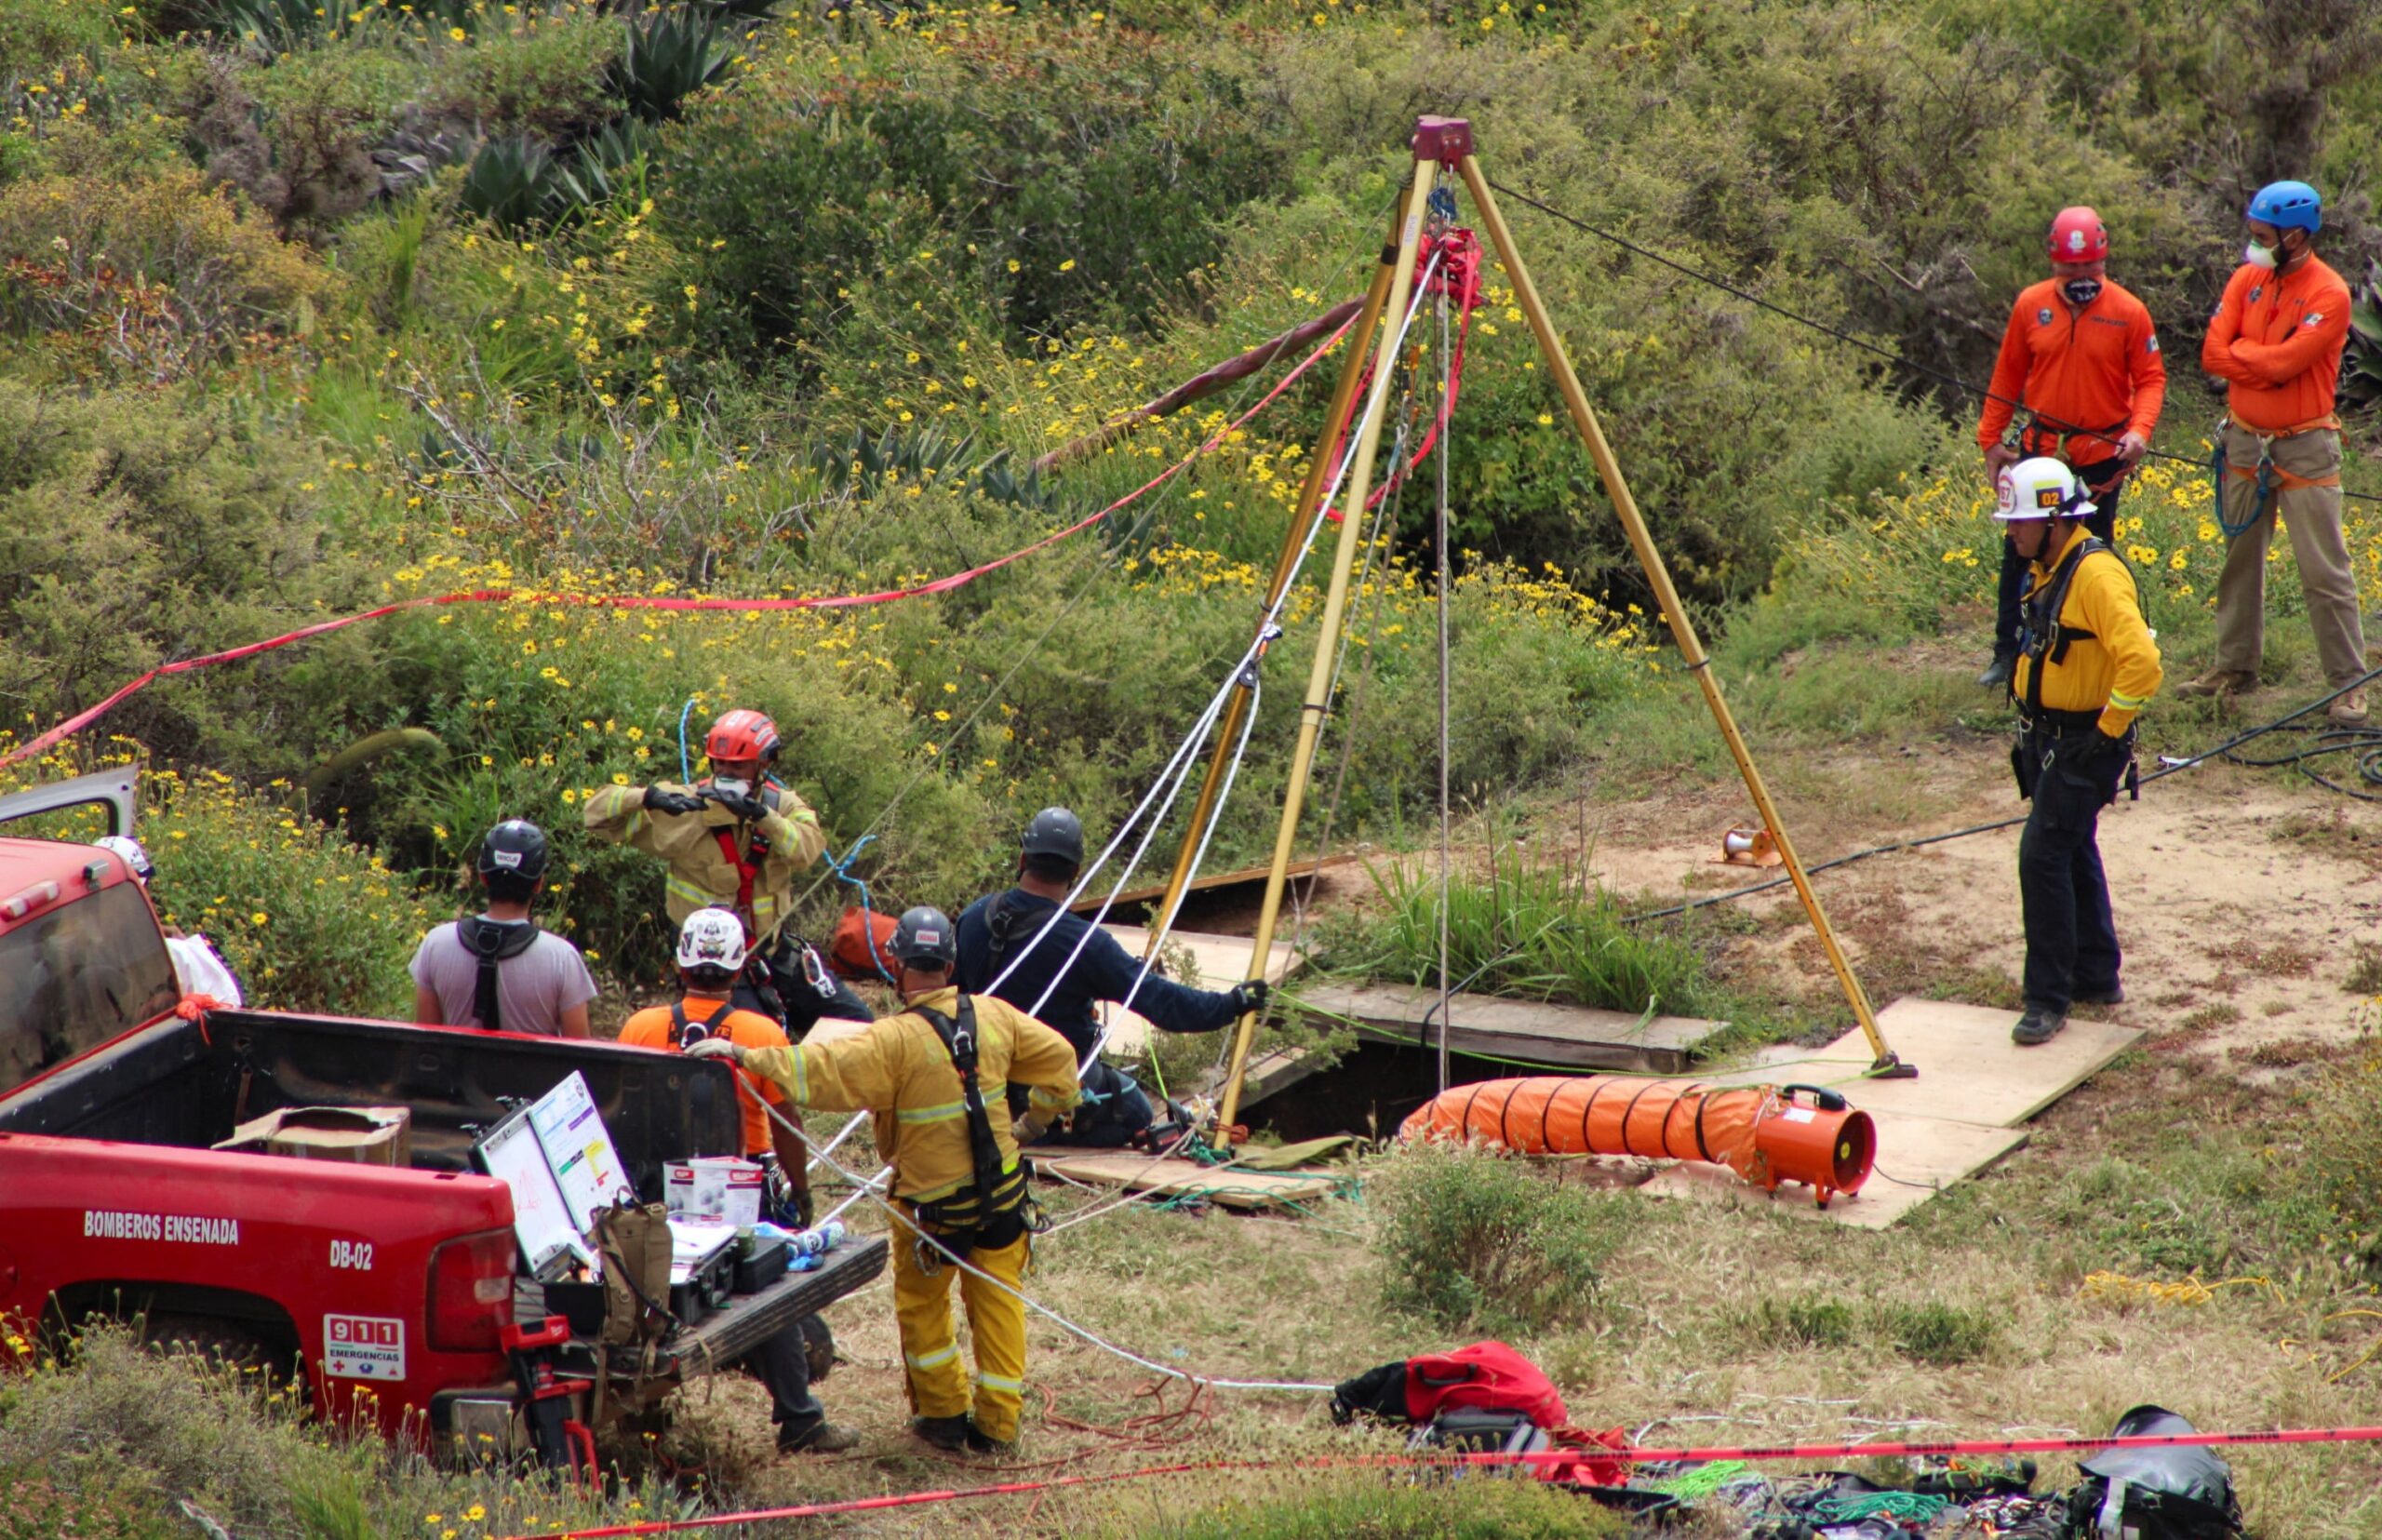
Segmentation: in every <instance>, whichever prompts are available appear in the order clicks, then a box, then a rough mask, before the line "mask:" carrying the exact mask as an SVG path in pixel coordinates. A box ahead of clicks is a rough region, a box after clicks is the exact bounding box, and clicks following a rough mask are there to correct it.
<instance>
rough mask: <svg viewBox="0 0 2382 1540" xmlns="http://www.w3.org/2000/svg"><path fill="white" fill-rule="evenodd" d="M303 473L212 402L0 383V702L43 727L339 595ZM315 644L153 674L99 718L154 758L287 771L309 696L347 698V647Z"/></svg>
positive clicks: (338, 567) (314, 702)
mask: <svg viewBox="0 0 2382 1540" xmlns="http://www.w3.org/2000/svg"><path fill="white" fill-rule="evenodd" d="M313 466H314V462H312V461H311V459H310V458H309V457H306V456H304V455H303V454H301V453H299V452H294V451H293V450H292V449H290V448H289V447H288V446H286V445H280V446H276V447H274V448H273V449H268V448H267V447H266V444H265V443H264V442H263V441H262V440H261V438H260V435H257V433H256V432H255V431H254V428H253V426H252V425H251V424H244V423H242V422H239V421H237V419H236V418H235V416H234V414H233V412H232V411H231V410H229V409H228V408H223V407H221V406H220V405H192V404H189V403H185V402H182V401H179V400H177V399H175V398H174V397H171V396H160V395H150V394H145V393H143V394H135V393H128V392H127V393H114V392H111V393H103V394H100V395H91V396H87V397H82V398H77V397H74V396H70V395H63V394H60V395H50V396H47V397H43V396H38V395H35V394H34V393H33V392H31V391H28V390H26V389H24V388H23V387H21V386H18V385H12V384H8V383H6V382H0V634H5V635H7V637H8V638H9V640H8V645H7V647H6V648H5V649H0V695H5V696H6V697H7V699H9V700H11V701H13V702H16V703H20V705H21V707H22V709H23V711H24V714H25V719H26V720H28V721H37V722H40V723H42V724H45V725H46V724H47V722H48V721H49V720H51V719H52V718H53V717H54V716H57V715H60V714H63V713H65V712H67V711H71V710H73V709H75V708H77V707H79V706H83V705H87V704H89V703H91V702H93V701H94V700H96V699H98V698H99V697H100V696H101V695H104V694H106V693H107V692H109V691H111V690H114V689H115V688H116V687H117V686H118V685H121V684H123V683H125V682H126V681H127V679H129V678H130V677H131V676H134V675H136V674H139V673H141V671H142V670H144V669H146V668H148V667H150V666H152V665H153V664H154V663H160V662H162V661H164V660H166V659H167V658H169V657H178V656H187V655H189V654H191V653H194V652H203V651H210V650H213V649H218V648H223V647H229V646H232V645H234V644H235V643H241V642H248V641H255V640H258V639H261V638H262V637H265V636H273V635H275V634H277V633H279V632H281V631H285V630H288V628H289V627H290V626H291V625H293V624H297V623H301V622H300V619H299V617H301V616H302V617H304V618H305V619H308V620H311V619H316V618H319V611H318V610H317V609H316V606H317V605H320V604H333V605H344V604H347V603H350V602H352V601H353V600H354V599H355V597H357V594H356V590H355V584H354V582H353V576H352V575H353V574H354V573H355V558H353V557H351V556H344V555H334V554H332V553H331V552H330V551H329V550H328V549H327V547H328V530H327V529H325V528H324V526H323V525H322V524H321V522H319V521H318V520H317V519H316V518H315V516H314V512H313V509H312V506H311V504H312V502H313V499H312V498H311V497H309V496H308V489H307V487H306V486H305V485H304V483H303V482H302V481H301V479H300V478H301V477H302V476H305V475H308V474H310V471H312V470H313ZM314 474H319V473H318V472H315V473H314ZM326 642H327V643H328V645H325V643H315V644H311V645H310V646H309V647H308V649H306V650H304V651H303V652H291V653H288V654H284V655H282V656H280V657H277V658H274V659H273V660H271V661H269V662H265V663H260V664H252V665H248V666H245V667H243V666H227V667H223V668H219V669H212V670H207V671H205V672H203V673H201V674H199V675H196V676H193V677H192V678H191V679H189V680H188V681H173V682H161V683H160V684H158V685H156V686H154V687H153V688H152V689H151V690H147V691H145V692H143V693H142V694H141V695H140V696H137V697H135V698H134V699H133V700H131V701H130V702H128V703H126V704H125V705H124V706H122V707H120V708H119V709H118V710H117V712H116V713H115V714H114V716H111V717H110V718H109V726H110V727H111V728H112V729H114V730H117V731H121V732H125V733H127V734H130V735H133V736H137V737H140V738H141V739H142V740H143V741H144V742H146V743H149V744H150V746H151V747H152V748H154V749H155V750H157V751H159V752H160V753H162V754H166V755H169V756H174V757H181V756H185V755H189V754H192V753H194V752H198V751H201V750H202V749H203V750H206V751H208V752H214V753H221V754H223V755H225V756H226V757H230V758H233V759H234V760H235V761H237V762H240V763H243V764H245V765H248V766H251V767H256V768H259V769H264V768H265V767H272V768H271V769H269V770H265V773H268V774H270V773H274V771H276V770H289V769H294V768H296V767H298V766H300V765H302V764H303V763H305V760H306V757H307V756H308V755H309V754H310V753H311V750H312V735H313V731H314V724H315V723H316V722H317V721H318V720H321V719H323V718H320V717H318V716H317V715H316V713H317V711H318V708H319V707H320V706H321V704H322V701H323V696H322V695H321V694H318V693H316V690H318V689H319V690H323V691H325V692H328V693H330V694H332V695H333V696H334V697H335V696H336V694H338V693H343V692H344V690H346V688H347V679H346V677H345V676H343V674H342V671H341V661H342V660H343V659H345V658H349V657H352V656H353V654H352V653H350V652H349V651H348V649H349V648H350V647H352V646H353V645H355V644H354V642H353V640H350V641H347V642H342V641H341V639H339V638H326ZM268 680H269V681H270V682H271V693H272V694H273V695H274V698H275V699H276V701H277V702H278V705H277V706H276V707H274V708H271V709H268V708H265V707H264V706H263V705H262V703H261V686H263V685H265V683H266V681H268ZM284 712H287V713H288V716H286V717H281V714H282V713H284ZM277 717H281V719H278V720H277V719H276V718H277ZM330 719H334V720H335V719H336V714H335V713H334V714H333V716H332V717H331V718H330Z"/></svg>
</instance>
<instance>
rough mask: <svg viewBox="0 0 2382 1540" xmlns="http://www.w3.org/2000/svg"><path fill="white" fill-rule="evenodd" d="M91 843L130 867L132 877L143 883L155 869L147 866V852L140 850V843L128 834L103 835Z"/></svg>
mask: <svg viewBox="0 0 2382 1540" xmlns="http://www.w3.org/2000/svg"><path fill="white" fill-rule="evenodd" d="M91 843H92V844H94V845H97V846H98V847H99V848H100V850H105V851H107V852H108V853H109V854H110V855H113V856H114V857H116V858H117V859H119V860H121V861H122V862H123V863H124V864H126V865H127V866H129V867H131V868H132V875H133V876H134V877H139V878H140V879H141V881H143V882H146V881H148V880H149V874H150V873H151V872H152V871H154V869H155V868H154V867H153V866H151V865H150V864H149V852H148V851H147V850H142V849H141V841H139V840H137V839H135V838H133V837H131V836H130V835H128V834H103V835H101V836H100V837H99V838H97V839H94V840H92V841H91Z"/></svg>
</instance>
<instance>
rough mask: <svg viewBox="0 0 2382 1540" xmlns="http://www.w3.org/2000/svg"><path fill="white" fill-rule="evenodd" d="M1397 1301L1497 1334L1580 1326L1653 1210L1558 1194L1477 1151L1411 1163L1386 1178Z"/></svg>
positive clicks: (1389, 1284) (1564, 1191) (1386, 1230)
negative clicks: (1610, 1265)
mask: <svg viewBox="0 0 2382 1540" xmlns="http://www.w3.org/2000/svg"><path fill="white" fill-rule="evenodd" d="M1373 1192H1374V1195H1375V1197H1376V1198H1377V1199H1378V1200H1379V1202H1380V1203H1381V1206H1382V1210H1383V1214H1384V1219H1383V1225H1382V1230H1381V1247H1382V1254H1383V1257H1384V1259H1385V1263H1386V1266H1387V1271H1386V1275H1385V1276H1386V1281H1385V1294H1386V1297H1387V1299H1388V1302H1389V1303H1390V1304H1391V1305H1392V1306H1398V1307H1400V1308H1405V1309H1412V1310H1416V1311H1419V1312H1422V1313H1423V1314H1425V1315H1427V1316H1429V1317H1430V1318H1432V1319H1434V1320H1437V1321H1438V1322H1439V1323H1440V1324H1442V1325H1445V1326H1449V1327H1478V1328H1479V1329H1480V1330H1482V1331H1483V1332H1488V1333H1490V1334H1492V1335H1493V1334H1496V1333H1499V1332H1539V1331H1545V1330H1546V1329H1547V1328H1549V1327H1553V1326H1558V1325H1571V1326H1577V1325H1580V1324H1582V1323H1583V1321H1584V1319H1585V1317H1586V1313H1587V1311H1588V1310H1589V1309H1590V1308H1591V1307H1593V1306H1594V1305H1595V1304H1596V1302H1597V1297H1598V1293H1599V1289H1600V1287H1601V1283H1602V1268H1603V1266H1604V1264H1605V1263H1606V1261H1607V1260H1608V1259H1609V1258H1610V1257H1611V1256H1612V1255H1613V1251H1614V1249H1615V1248H1616V1247H1617V1246H1619V1245H1620V1243H1621V1241H1622V1239H1623V1238H1624V1237H1625V1236H1626V1234H1627V1233H1628V1231H1629V1229H1630V1228H1631V1227H1632V1226H1634V1225H1640V1224H1642V1223H1643V1218H1642V1213H1643V1211H1642V1209H1641V1208H1640V1207H1639V1205H1638V1204H1636V1203H1634V1202H1632V1201H1631V1200H1629V1199H1626V1198H1623V1197H1618V1196H1616V1195H1613V1194H1610V1193H1598V1192H1592V1191H1589V1190H1588V1189H1586V1188H1583V1187H1577V1186H1568V1185H1563V1184H1561V1183H1555V1182H1548V1181H1546V1180H1544V1179H1543V1178H1542V1177H1541V1176H1539V1175H1538V1174H1537V1173H1536V1172H1533V1171H1532V1168H1531V1167H1530V1166H1529V1165H1528V1164H1527V1163H1525V1162H1523V1161H1519V1160H1515V1159H1511V1158H1506V1157H1504V1156H1500V1155H1493V1154H1491V1153H1489V1152H1487V1151H1484V1150H1476V1149H1468V1148H1467V1149H1444V1150H1443V1149H1427V1150H1417V1151H1413V1152H1411V1153H1408V1154H1405V1155H1402V1156H1400V1157H1399V1158H1398V1159H1396V1160H1394V1161H1392V1162H1391V1163H1390V1164H1389V1165H1387V1166H1385V1168H1383V1170H1382V1171H1381V1172H1380V1173H1379V1174H1378V1175H1377V1176H1376V1177H1375V1179H1374V1185H1373Z"/></svg>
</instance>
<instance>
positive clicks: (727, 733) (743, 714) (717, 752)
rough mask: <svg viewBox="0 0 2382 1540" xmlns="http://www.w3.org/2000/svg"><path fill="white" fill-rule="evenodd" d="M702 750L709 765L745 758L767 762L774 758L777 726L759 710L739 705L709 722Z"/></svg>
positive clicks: (776, 750)
mask: <svg viewBox="0 0 2382 1540" xmlns="http://www.w3.org/2000/svg"><path fill="white" fill-rule="evenodd" d="M703 752H704V753H705V754H707V755H709V756H711V760H712V763H713V764H719V763H721V762H722V761H728V762H731V763H737V762H742V761H743V760H747V759H758V760H759V761H761V763H763V764H765V765H766V764H769V763H770V762H771V761H772V760H774V759H776V758H777V757H778V725H777V724H776V723H775V722H772V721H770V720H769V717H768V716H766V715H764V714H763V713H761V712H757V711H752V710H747V709H743V708H739V709H737V710H735V711H731V712H729V713H728V714H726V715H725V716H721V717H720V719H719V720H718V721H716V722H714V723H713V724H712V725H711V734H710V736H708V737H706V738H705V739H704V740H703Z"/></svg>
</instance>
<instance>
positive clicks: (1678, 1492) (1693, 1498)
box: [1653, 1460, 1753, 1503]
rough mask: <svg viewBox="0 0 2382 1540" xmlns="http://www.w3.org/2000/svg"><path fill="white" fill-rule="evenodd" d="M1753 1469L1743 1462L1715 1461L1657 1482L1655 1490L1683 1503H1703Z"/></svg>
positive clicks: (1654, 1486) (1654, 1484) (1654, 1485)
mask: <svg viewBox="0 0 2382 1540" xmlns="http://www.w3.org/2000/svg"><path fill="white" fill-rule="evenodd" d="M1752 1469H1753V1466H1750V1465H1748V1464H1746V1462H1745V1461H1743V1460H1715V1461H1713V1462H1712V1463H1711V1464H1710V1465H1708V1466H1695V1467H1694V1468H1693V1469H1692V1470H1683V1471H1680V1472H1679V1474H1678V1475H1676V1476H1674V1477H1672V1478H1671V1479H1670V1480H1666V1481H1656V1482H1655V1483H1653V1489H1654V1490H1655V1491H1656V1492H1659V1493H1664V1494H1665V1495H1666V1496H1670V1497H1676V1498H1678V1499H1679V1501H1681V1502H1683V1503H1696V1502H1701V1501H1703V1500H1704V1499H1705V1498H1706V1497H1709V1496H1711V1495H1712V1494H1713V1493H1717V1492H1719V1491H1720V1489H1721V1488H1722V1487H1724V1486H1727V1485H1728V1484H1729V1483H1730V1482H1731V1481H1734V1480H1739V1479H1740V1478H1742V1477H1744V1476H1746V1474H1748V1473H1749V1472H1750V1471H1751V1470H1752Z"/></svg>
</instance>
